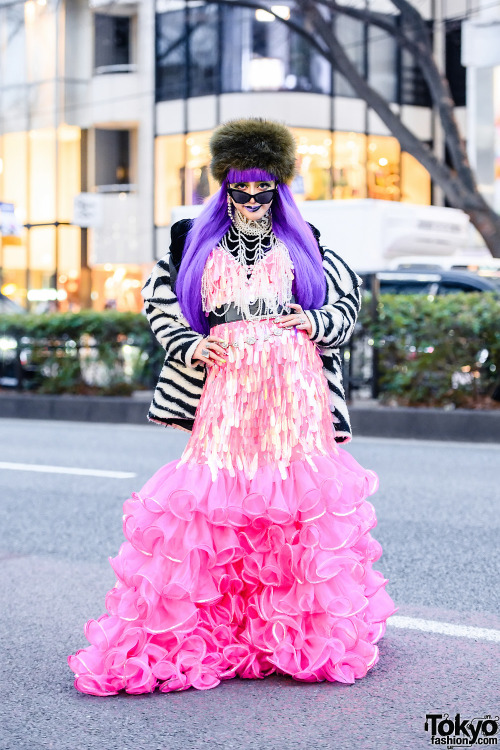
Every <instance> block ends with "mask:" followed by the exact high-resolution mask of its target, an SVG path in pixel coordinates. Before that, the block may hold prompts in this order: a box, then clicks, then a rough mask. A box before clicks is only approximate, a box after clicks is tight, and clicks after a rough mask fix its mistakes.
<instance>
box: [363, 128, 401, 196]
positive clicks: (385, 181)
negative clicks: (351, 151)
mask: <svg viewBox="0 0 500 750" xmlns="http://www.w3.org/2000/svg"><path fill="white" fill-rule="evenodd" d="M400 153H401V149H400V146H399V141H398V140H397V138H393V137H391V136H375V135H371V136H368V151H367V198H378V199H381V200H385V201H399V199H400V196H401V192H400V165H399V159H400Z"/></svg>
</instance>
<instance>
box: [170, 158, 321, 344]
mask: <svg viewBox="0 0 500 750" xmlns="http://www.w3.org/2000/svg"><path fill="white" fill-rule="evenodd" d="M275 179H276V178H275V177H273V175H270V174H268V173H267V172H264V171H263V170H261V169H248V170H246V171H244V172H241V171H237V170H234V169H233V170H230V172H229V174H228V176H227V178H226V180H225V181H224V182H223V184H222V185H221V188H220V190H218V191H217V193H215V195H213V196H212V198H210V200H209V201H208V202H207V203H206V204H205V207H204V208H203V210H202V212H201V214H200V215H199V216H198V218H197V219H195V220H194V222H193V225H192V227H191V229H190V231H189V233H188V236H187V239H186V246H185V249H184V253H183V256H182V264H181V267H180V270H179V274H178V276H177V280H176V283H175V288H176V295H177V299H178V300H179V304H180V306H181V310H182V312H183V313H184V316H185V317H186V319H187V321H188V322H189V325H190V326H191V328H193V330H195V331H197V332H198V333H202V334H203V335H207V334H208V333H210V327H209V324H208V317H207V316H206V315H205V312H204V311H203V308H202V302H201V278H202V275H203V270H204V268H205V263H206V261H207V259H208V256H209V255H210V253H211V251H212V250H213V249H214V248H215V247H217V245H218V244H219V242H220V240H221V239H222V237H223V236H224V235H225V233H226V232H227V230H228V229H229V227H230V226H231V219H230V218H229V215H228V212H227V188H228V185H229V184H230V183H235V182H258V181H261V180H275ZM271 214H272V222H273V232H274V234H275V235H276V237H277V238H278V239H279V240H281V241H282V242H283V243H284V244H285V245H286V247H287V248H288V251H289V253H290V258H291V260H292V263H293V265H294V274H295V278H294V281H293V286H292V291H293V294H294V295H295V299H296V301H297V302H298V304H299V305H300V306H301V307H302V308H303V309H304V310H310V309H317V308H318V307H321V306H322V305H323V304H324V300H325V293H326V279H325V275H324V271H323V266H322V259H321V253H320V251H319V248H318V243H317V242H316V239H315V238H314V235H313V233H312V231H311V229H310V227H309V225H308V224H307V223H306V222H305V221H304V219H303V218H302V215H301V214H300V212H299V209H298V207H297V204H296V203H295V200H294V197H293V195H292V192H291V190H290V188H289V187H288V185H285V184H278V187H277V193H276V196H275V198H274V200H273V202H272V204H271Z"/></svg>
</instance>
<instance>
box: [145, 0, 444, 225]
mask: <svg viewBox="0 0 500 750" xmlns="http://www.w3.org/2000/svg"><path fill="white" fill-rule="evenodd" d="M163 8H164V11H163V12H160V13H157V15H156V101H157V102H158V103H162V102H166V103H168V102H173V101H176V100H183V101H186V100H188V99H191V98H195V97H203V96H207V97H208V96H214V97H221V96H223V95H226V94H232V93H248V95H249V96H252V95H253V94H256V93H258V92H270V91H275V92H277V95H279V92H297V93H312V94H322V95H325V96H328V97H330V98H331V99H332V101H333V99H334V97H347V98H355V94H354V92H353V90H352V88H351V87H350V86H349V84H348V83H347V82H346V81H345V79H344V78H342V77H341V76H340V75H339V74H338V73H335V72H334V71H333V70H332V68H331V66H330V64H329V63H328V62H327V61H326V60H325V59H324V58H323V57H322V56H321V55H320V54H319V53H318V52H317V51H316V50H315V49H314V48H313V47H312V46H311V45H309V44H308V43H307V41H306V40H305V39H304V38H303V37H302V36H301V35H299V34H298V33H297V32H295V31H293V30H291V29H290V28H289V27H287V26H285V25H284V24H283V23H280V22H279V20H277V19H275V18H274V17H273V16H271V15H270V14H268V13H267V14H266V13H265V12H263V11H255V10H253V9H250V8H241V7H228V6H224V5H222V6H217V5H201V4H200V5H199V6H197V7H191V6H190V7H186V6H185V5H184V4H183V3H182V2H175V3H174V1H173V0H167V1H166V2H164V3H163ZM168 8H171V9H170V10H169V9H168ZM273 9H274V10H275V12H276V13H277V14H279V15H283V16H284V17H285V18H288V17H289V15H290V14H291V13H293V20H294V21H295V22H297V23H298V24H300V23H301V22H302V21H303V19H301V17H300V13H298V11H297V9H295V8H294V9H293V10H292V8H291V7H288V6H286V5H279V6H273ZM386 18H390V17H387V16H386ZM393 18H394V17H393ZM326 22H328V20H327V21H326ZM396 22H397V20H396V19H395V18H394V23H396ZM331 23H332V24H333V23H334V21H333V20H331ZM335 24H336V32H337V34H338V35H339V37H340V38H342V40H343V41H344V42H345V48H346V51H347V53H348V54H349V56H350V57H351V60H352V61H353V63H354V64H355V66H356V68H357V69H358V70H359V72H360V73H361V74H362V75H364V76H365V77H366V78H367V79H368V81H369V82H370V84H371V86H372V87H373V88H374V89H375V90H377V91H378V92H379V93H380V94H381V95H382V96H384V97H385V98H386V99H387V100H388V101H389V102H393V103H395V104H401V105H406V104H410V105H415V106H428V104H429V97H428V92H427V89H426V86H425V82H424V81H423V80H422V78H421V76H420V75H419V72H418V69H417V68H416V66H415V65H414V63H413V61H412V59H411V58H410V57H404V56H402V55H401V53H400V51H399V49H398V47H397V45H396V43H395V41H394V38H393V37H392V36H390V35H389V34H388V33H386V32H384V31H381V30H380V29H376V28H374V27H368V26H366V25H365V24H363V23H361V22H360V21H358V20H356V19H352V18H349V17H347V16H342V15H340V16H338V17H337V19H336V20H335ZM296 119H297V121H300V112H297V117H296ZM291 129H292V131H293V132H294V134H295V136H296V139H297V144H298V165H297V166H298V175H297V178H296V179H295V181H294V183H293V186H292V190H293V192H294V194H295V197H296V199H297V200H298V201H304V200H329V199H352V198H378V199H382V200H393V201H407V202H412V203H420V204H429V203H430V202H431V182H430V177H429V175H428V173H427V171H426V170H425V169H424V168H423V167H422V166H421V165H420V164H419V163H418V162H417V161H416V160H415V159H414V158H412V157H411V156H410V155H409V154H407V153H402V152H401V150H400V148H399V144H398V141H397V140H396V139H395V138H393V137H390V136H382V135H374V134H370V133H369V132H368V131H367V130H365V132H351V131H348V132H345V131H340V130H337V129H336V128H335V122H334V121H333V120H332V122H331V124H330V127H329V128H328V129H325V128H317V129H315V128H301V127H293V126H292V127H291ZM209 136H210V132H209V131H208V130H206V131H203V130H201V131H200V130H197V131H196V132H192V131H191V130H188V132H184V133H177V134H175V133H174V134H169V135H159V136H157V138H156V144H155V175H156V176H155V222H156V225H157V226H166V225H168V224H169V223H170V209H171V207H173V206H177V205H196V204H199V203H202V202H203V201H204V200H206V198H207V197H208V196H209V195H210V194H212V193H213V192H214V191H215V190H216V188H217V185H216V184H215V183H214V182H213V180H212V178H211V176H210V172H209V161H210V160H209V152H208V139H209Z"/></svg>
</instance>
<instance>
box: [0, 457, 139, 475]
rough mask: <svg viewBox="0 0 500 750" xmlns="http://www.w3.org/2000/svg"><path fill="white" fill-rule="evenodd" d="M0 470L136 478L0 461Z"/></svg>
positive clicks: (87, 470)
mask: <svg viewBox="0 0 500 750" xmlns="http://www.w3.org/2000/svg"><path fill="white" fill-rule="evenodd" d="M0 469H10V470H12V471H41V472H43V473H45V474H75V475H77V476H83V477H109V478H110V479H130V478H131V477H135V476H137V474H135V473H133V472H131V471H107V470H105V469H80V468H78V467H76V466H47V465H45V464H18V463H10V462H9V461H0Z"/></svg>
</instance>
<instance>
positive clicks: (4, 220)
mask: <svg viewBox="0 0 500 750" xmlns="http://www.w3.org/2000/svg"><path fill="white" fill-rule="evenodd" d="M0 234H1V235H2V236H3V237H20V236H21V225H20V224H19V222H18V221H17V219H16V214H15V210H14V204H13V203H4V202H3V201H0Z"/></svg>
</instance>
